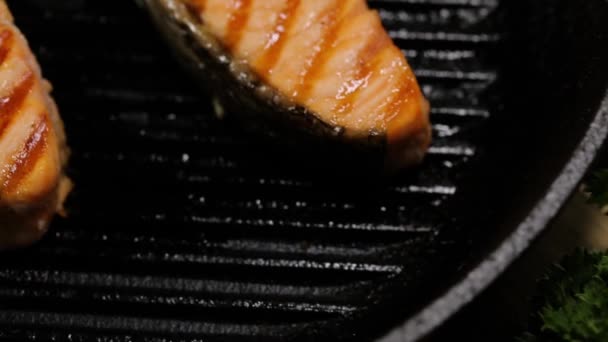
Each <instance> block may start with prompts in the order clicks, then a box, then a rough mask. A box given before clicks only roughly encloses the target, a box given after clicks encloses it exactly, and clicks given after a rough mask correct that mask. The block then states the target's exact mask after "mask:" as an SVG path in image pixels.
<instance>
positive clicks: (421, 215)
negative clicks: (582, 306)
mask: <svg viewBox="0 0 608 342" xmlns="http://www.w3.org/2000/svg"><path fill="white" fill-rule="evenodd" d="M370 4H371V5H372V6H374V7H376V8H378V9H379V10H380V11H381V15H382V17H383V19H384V21H385V24H386V27H387V29H388V30H389V31H390V32H391V34H392V35H393V37H394V38H395V40H396V42H397V43H398V44H399V45H400V46H402V47H403V48H404V50H405V52H406V53H407V54H408V57H409V60H410V62H411V64H412V65H413V66H414V67H415V68H416V71H417V74H418V76H419V79H420V82H421V84H422V87H423V89H424V91H425V93H426V95H427V96H428V98H429V99H430V101H431V102H432V104H433V108H434V109H433V114H432V115H433V122H434V134H435V143H434V146H433V148H432V149H431V151H430V154H429V156H428V157H427V159H426V161H425V163H424V165H422V166H421V167H420V168H418V169H416V170H412V171H409V172H406V173H404V174H403V175H401V176H399V177H397V178H396V179H394V180H392V181H391V185H390V186H387V187H386V188H383V189H382V190H380V191H376V192H374V193H373V196H372V195H370V194H369V193H368V192H366V191H364V190H362V189H359V188H358V187H357V186H356V185H354V186H352V187H351V188H350V189H348V190H345V189H343V188H340V189H336V188H333V187H331V186H328V184H327V182H323V181H322V180H320V179H319V178H318V174H314V173H307V172H304V171H302V170H298V169H293V168H284V167H275V166H276V162H273V160H272V159H271V158H270V157H269V156H268V153H266V149H267V148H268V147H267V146H266V145H264V144H263V143H261V142H257V140H256V139H254V138H253V137H248V136H242V135H240V134H235V131H234V130H233V129H232V128H231V127H226V125H225V124H224V123H222V122H218V121H217V120H215V119H214V118H213V115H210V113H211V111H212V108H211V104H210V101H209V99H208V98H207V97H206V95H205V94H204V93H202V92H200V91H199V90H198V88H197V87H196V86H195V85H194V83H193V82H191V80H190V78H189V76H188V75H186V74H184V73H183V72H182V69H181V68H180V67H179V66H178V65H177V64H176V63H175V62H174V59H173V58H172V56H171V53H170V52H169V51H168V49H167V48H166V47H165V45H164V44H163V43H162V41H161V40H160V39H159V38H158V35H157V34H156V31H155V30H154V29H153V27H152V25H151V23H150V21H149V20H148V19H147V17H146V15H145V13H143V12H141V11H140V10H139V9H137V7H136V6H135V4H133V3H131V2H129V1H118V0H112V1H93V0H71V1H65V2H61V3H60V2H48V1H34V0H27V1H21V0H20V1H11V2H9V5H11V7H12V8H13V10H14V12H15V16H16V18H17V23H18V24H19V25H20V27H21V28H22V29H23V31H24V32H25V33H26V35H27V36H28V38H29V40H30V43H31V45H32V47H33V48H34V50H35V52H36V53H37V55H38V56H39V59H40V61H41V64H42V66H43V69H44V71H45V75H46V77H47V78H49V79H50V80H51V81H52V83H53V84H54V86H55V92H54V94H55V97H56V99H57V102H58V104H59V107H60V108H61V112H62V115H63V117H64V119H65V122H66V126H67V130H68V135H69V137H70V144H71V146H72V148H73V152H74V154H73V159H72V163H71V171H70V172H71V175H72V177H73V178H74V180H75V182H76V185H77V187H76V190H75V192H74V194H73V195H72V197H71V198H70V200H69V203H68V207H69V210H70V216H69V217H68V218H67V219H57V221H56V222H54V224H53V227H52V229H51V232H50V233H49V235H48V236H47V237H46V238H45V239H44V241H42V242H41V243H40V244H38V245H36V246H34V247H32V248H29V249H26V250H22V251H17V252H10V253H3V254H2V256H1V257H0V340H7V341H8V340H19V341H48V340H53V341H201V340H203V341H285V340H289V341H350V340H353V341H354V340H358V341H359V340H360V341H370V340H374V339H378V338H382V336H384V338H383V341H391V342H392V341H414V340H417V339H419V338H420V337H422V336H424V335H426V334H427V333H429V332H430V331H432V330H433V329H435V328H436V327H437V326H439V325H440V324H441V323H443V322H444V321H445V320H446V319H447V318H449V317H451V316H452V315H453V314H454V313H455V312H457V311H458V310H459V309H460V308H462V307H463V306H464V305H466V304H467V303H468V302H470V301H471V300H473V299H474V298H475V297H476V296H477V295H478V294H479V293H480V292H481V291H482V290H483V289H484V288H486V287H487V286H488V284H489V283H491V282H492V281H493V280H494V279H495V278H496V277H497V276H498V275H499V274H500V273H501V272H503V270H504V269H505V268H507V267H508V265H510V264H511V262H512V261H513V260H514V259H516V258H517V257H518V256H519V255H520V253H521V252H522V251H524V250H526V249H527V248H528V247H529V246H530V244H531V243H532V242H533V241H534V240H535V239H536V238H537V237H538V236H539V234H541V233H542V232H543V230H544V228H545V227H546V225H547V223H548V222H549V221H550V220H551V219H552V218H553V217H554V215H555V214H556V213H557V211H558V210H559V208H560V207H561V205H562V204H563V203H564V202H565V201H566V199H567V198H568V197H569V196H570V194H571V193H572V191H573V190H574V189H575V187H576V185H577V184H578V182H579V181H580V180H581V178H582V176H583V175H584V173H585V171H586V169H587V167H588V165H589V164H590V163H591V161H592V160H593V158H594V157H595V154H596V151H597V150H598V148H599V147H600V145H601V144H602V142H603V141H604V138H605V136H606V133H607V130H608V112H607V111H606V107H607V103H606V102H607V101H608V100H606V91H607V85H608V67H607V66H606V60H607V57H608V51H607V50H606V46H608V45H607V43H608V36H607V32H606V29H605V25H604V24H603V23H604V22H605V20H606V19H607V18H608V4H607V3H606V2H605V1H601V0H590V1H585V2H584V3H581V2H580V1H573V0H555V1H549V0H534V1H527V2H514V1H503V2H499V1H495V0H476V1H468V0H463V1H455V0H420V1H418V0H416V1H413V0H402V1H401V0H399V1H398V0H392V1H389V0H375V1H370ZM252 159H253V160H255V161H256V162H255V163H252V162H251V160H252ZM338 190H339V191H338ZM395 327H398V328H395Z"/></svg>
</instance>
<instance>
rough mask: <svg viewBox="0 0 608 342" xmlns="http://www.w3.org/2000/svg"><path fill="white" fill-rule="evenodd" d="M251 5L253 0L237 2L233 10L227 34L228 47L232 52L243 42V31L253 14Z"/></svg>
mask: <svg viewBox="0 0 608 342" xmlns="http://www.w3.org/2000/svg"><path fill="white" fill-rule="evenodd" d="M251 5H252V0H237V1H236V3H235V5H234V7H233V9H232V13H231V14H230V19H229V20H228V31H227V33H226V47H227V48H228V50H230V51H234V49H235V48H236V47H237V46H238V45H239V43H240V42H241V38H242V37H243V30H244V28H245V26H247V21H249V17H250V14H251Z"/></svg>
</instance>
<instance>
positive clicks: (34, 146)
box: [0, 0, 70, 249]
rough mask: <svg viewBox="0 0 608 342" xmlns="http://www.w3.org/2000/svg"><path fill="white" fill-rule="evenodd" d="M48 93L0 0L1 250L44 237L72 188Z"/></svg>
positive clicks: (61, 136)
mask: <svg viewBox="0 0 608 342" xmlns="http://www.w3.org/2000/svg"><path fill="white" fill-rule="evenodd" d="M50 90H51V86H50V84H49V83H48V82H47V81H46V80H44V79H43V78H42V75H41V72H40V67H39V66H38V63H37V61H36V59H35V57H34V56H33V54H32V52H31V51H30V48H29V47H28V44H27V41H26V40H25V38H24V37H23V35H22V34H21V33H20V32H19V30H18V29H17V28H16V27H15V25H14V23H13V18H12V16H11V13H10V12H9V10H8V7H7V6H6V3H5V2H4V0H0V249H6V248H14V247H19V246H23V245H27V244H30V243H32V242H34V241H36V240H38V239H39V238H40V237H42V235H43V234H44V233H45V231H46V229H47V227H48V224H49V222H50V220H51V218H52V217H53V216H54V215H55V213H57V212H60V211H62V204H63V201H64V199H65V197H66V195H67V194H68V192H69V189H70V182H69V180H68V179H67V178H66V177H65V175H64V173H63V171H64V166H65V164H66V161H67V158H68V149H67V147H66V140H65V136H64V131H63V124H62V122H61V120H60V118H59V114H58V112H57V108H56V107H55V103H54V102H53V100H52V99H51V97H50V95H49V92H50Z"/></svg>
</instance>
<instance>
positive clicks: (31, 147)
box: [2, 114, 49, 193]
mask: <svg viewBox="0 0 608 342" xmlns="http://www.w3.org/2000/svg"><path fill="white" fill-rule="evenodd" d="M47 117H48V115H47V114H43V115H41V117H40V120H39V121H38V123H37V124H35V125H34V129H33V130H32V133H31V134H30V137H29V138H28V140H27V141H26V143H25V145H24V147H23V149H22V150H21V151H19V153H18V154H16V155H15V156H14V157H13V159H14V163H13V165H12V167H11V168H10V170H11V172H9V175H8V177H7V179H6V180H5V181H4V184H2V185H3V186H2V187H3V189H4V190H5V191H7V192H9V193H10V192H13V191H15V190H16V189H17V188H18V187H19V186H20V185H21V183H22V182H23V180H24V179H25V178H26V177H27V175H29V174H30V172H31V171H32V170H33V169H34V166H36V163H37V162H38V160H39V159H40V157H41V156H42V155H43V154H44V152H45V150H46V147H47V135H48V130H49V125H48V121H47Z"/></svg>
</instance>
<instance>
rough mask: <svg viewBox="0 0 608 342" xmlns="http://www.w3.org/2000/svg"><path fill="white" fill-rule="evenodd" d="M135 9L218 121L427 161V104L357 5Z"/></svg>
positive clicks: (184, 2)
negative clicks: (177, 58) (211, 98)
mask: <svg viewBox="0 0 608 342" xmlns="http://www.w3.org/2000/svg"><path fill="white" fill-rule="evenodd" d="M140 1H141V2H143V3H144V4H145V6H146V7H147V8H148V9H150V10H151V12H152V14H153V17H154V18H155V19H156V22H157V24H158V26H160V27H161V29H162V30H163V31H164V32H165V33H167V37H168V38H169V40H170V41H171V42H172V43H174V44H176V45H177V46H178V47H179V48H180V51H182V56H185V57H186V59H189V60H190V62H191V64H193V65H194V66H195V67H198V68H199V70H200V71H199V73H200V74H205V75H206V76H205V78H206V82H207V83H211V84H210V85H209V84H208V87H210V88H212V91H213V92H214V93H215V95H216V98H217V100H218V101H216V108H218V109H219V111H220V112H221V113H222V114H230V113H231V112H235V113H236V112H244V111H245V112H255V114H253V115H249V119H251V120H262V118H270V119H271V120H274V121H277V120H278V121H283V124H282V125H280V127H281V129H283V130H285V129H286V130H299V131H307V132H308V133H309V134H310V135H314V136H317V137H319V136H325V137H330V140H334V141H339V142H340V143H342V144H350V145H356V146H359V147H362V146H363V147H366V146H367V147H368V148H371V149H372V150H374V151H376V152H377V153H380V154H381V155H382V158H381V161H382V163H383V164H384V167H385V168H388V169H399V168H402V167H405V166H410V165H413V164H416V163H418V162H420V161H421V160H422V158H423V156H424V154H425V153H426V151H427V149H428V146H429V144H430V140H431V129H430V123H429V105H428V102H427V101H426V99H425V98H424V96H423V94H422V92H421V90H420V87H419V86H418V83H417V80H416V77H415V76H414V73H413V72H412V69H411V68H410V66H409V65H408V63H407V61H406V59H405V57H404V55H403V52H402V51H401V50H400V49H399V48H398V47H397V46H395V44H394V43H393V41H392V40H391V38H390V36H389V35H388V33H387V32H386V30H385V29H384V27H383V26H382V23H381V20H380V17H379V15H378V13H377V12H376V11H374V10H371V9H370V8H369V7H368V6H367V3H366V1H365V0H140ZM184 37H185V38H184ZM222 72H228V73H230V74H231V77H232V78H235V79H236V82H232V84H230V82H231V81H227V80H226V76H225V75H221V73H222ZM247 90H249V91H250V94H248V95H243V94H242V93H243V92H247ZM222 93H224V94H222ZM263 102H265V103H266V104H265V105H264V103H263ZM294 126H297V127H294Z"/></svg>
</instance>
